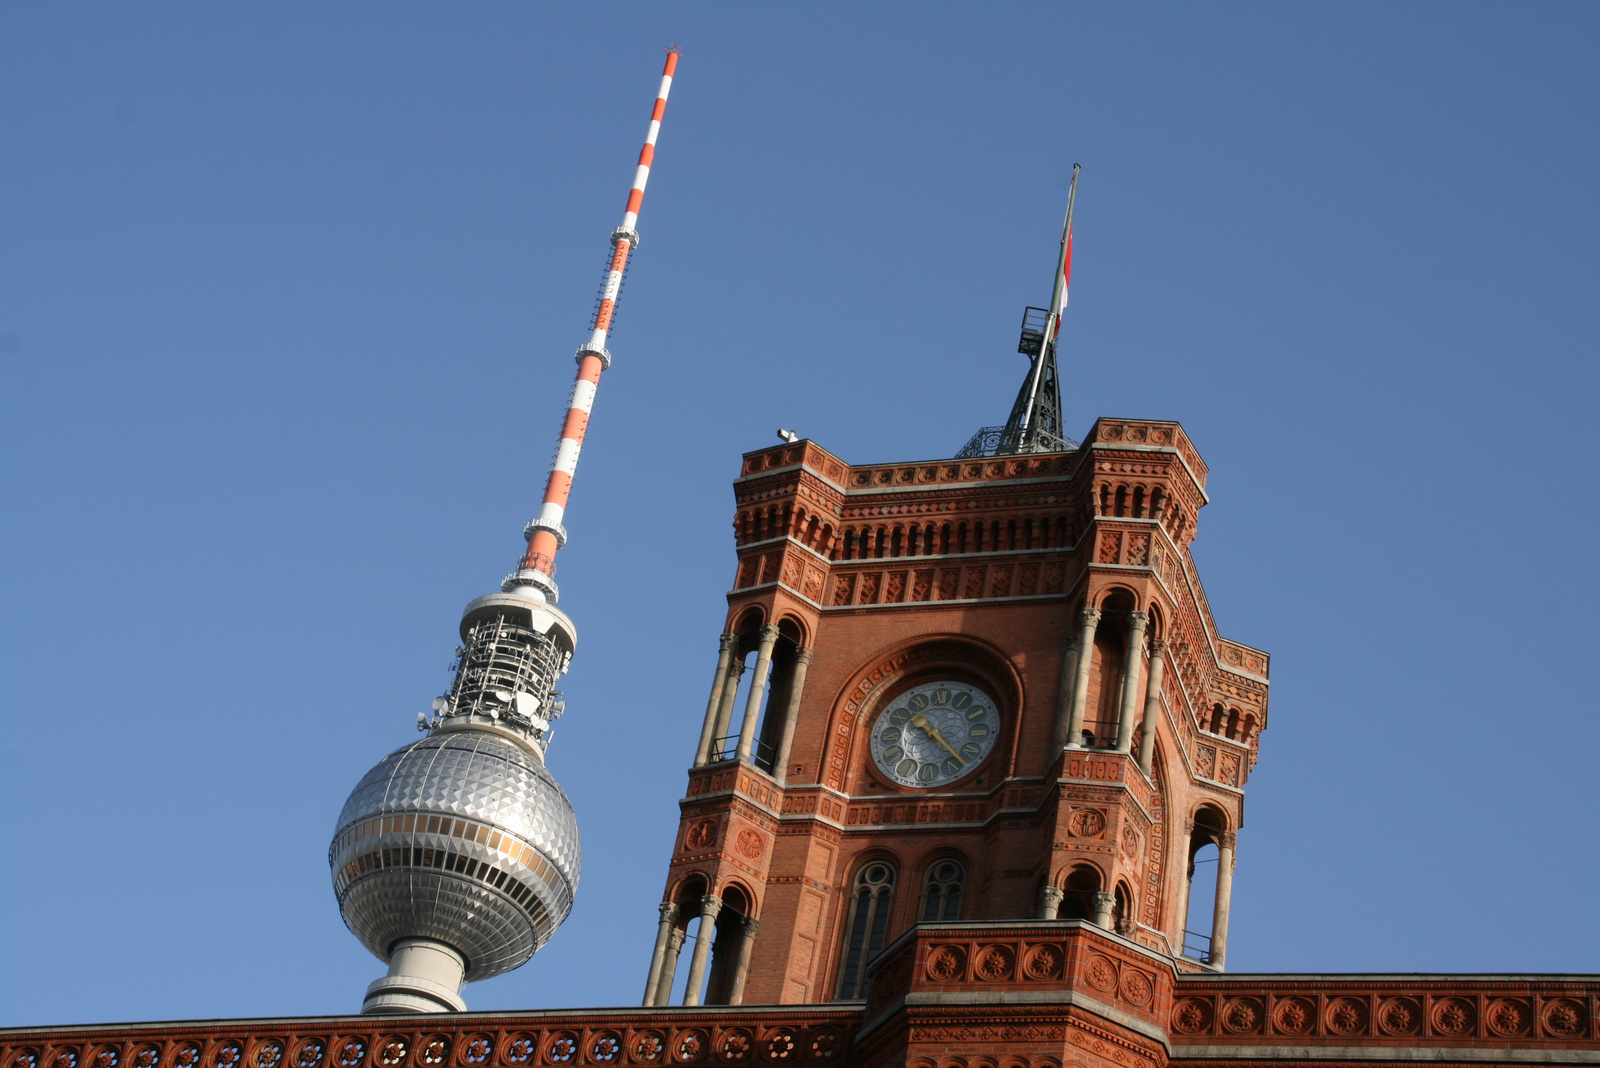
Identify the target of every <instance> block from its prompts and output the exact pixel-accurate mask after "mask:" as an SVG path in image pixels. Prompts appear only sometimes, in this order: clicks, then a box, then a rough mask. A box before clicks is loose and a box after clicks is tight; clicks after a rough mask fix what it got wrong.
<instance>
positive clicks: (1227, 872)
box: [1209, 834, 1234, 972]
mask: <svg viewBox="0 0 1600 1068" xmlns="http://www.w3.org/2000/svg"><path fill="white" fill-rule="evenodd" d="M1233 842H1234V838H1233V835H1231V834H1223V835H1219V836H1218V837H1217V900H1216V904H1214V905H1213V906H1212V909H1211V960H1210V962H1209V963H1210V964H1211V966H1212V967H1213V968H1215V969H1216V970H1217V971H1219V972H1220V971H1223V970H1224V969H1225V967H1226V965H1227V963H1228V906H1229V905H1231V904H1232V903H1233Z"/></svg>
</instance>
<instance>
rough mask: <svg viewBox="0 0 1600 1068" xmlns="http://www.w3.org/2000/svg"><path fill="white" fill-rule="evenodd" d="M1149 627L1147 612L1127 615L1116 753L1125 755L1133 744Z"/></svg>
mask: <svg viewBox="0 0 1600 1068" xmlns="http://www.w3.org/2000/svg"><path fill="white" fill-rule="evenodd" d="M1149 625H1150V614H1149V613H1148V612H1129V613H1128V655H1127V657H1126V660H1127V665H1128V666H1127V670H1126V671H1124V672H1123V673H1122V707H1121V708H1120V709H1118V711H1117V752H1119V753H1126V752H1127V751H1128V748H1129V747H1130V746H1131V745H1132V744H1133V710H1134V705H1136V704H1138V703H1139V671H1140V669H1141V668H1143V667H1144V629H1145V628H1146V627H1148V626H1149Z"/></svg>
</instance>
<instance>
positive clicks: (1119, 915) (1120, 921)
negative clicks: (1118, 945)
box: [1111, 882, 1135, 938]
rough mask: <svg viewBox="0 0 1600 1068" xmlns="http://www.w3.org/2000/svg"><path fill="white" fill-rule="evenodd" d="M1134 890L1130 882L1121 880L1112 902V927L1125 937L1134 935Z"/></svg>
mask: <svg viewBox="0 0 1600 1068" xmlns="http://www.w3.org/2000/svg"><path fill="white" fill-rule="evenodd" d="M1133 916H1134V913H1133V891H1132V890H1130V889H1128V884H1127V883H1123V882H1119V883H1117V889H1116V891H1115V892H1114V897H1113V900H1112V903H1111V929H1112V930H1113V931H1115V932H1117V933H1118V934H1119V935H1123V936H1125V937H1130V938H1131V937H1132V936H1133V929H1134V926H1135V925H1134V920H1133Z"/></svg>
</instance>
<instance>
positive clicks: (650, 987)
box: [642, 901, 678, 1008]
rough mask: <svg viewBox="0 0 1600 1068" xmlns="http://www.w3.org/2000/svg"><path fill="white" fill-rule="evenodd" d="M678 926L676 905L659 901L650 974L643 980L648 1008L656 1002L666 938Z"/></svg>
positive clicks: (664, 959) (665, 953) (645, 1002)
mask: <svg viewBox="0 0 1600 1068" xmlns="http://www.w3.org/2000/svg"><path fill="white" fill-rule="evenodd" d="M677 926H678V906H677V905H674V904H673V903H672V902H670V901H663V902H662V903H661V923H660V925H659V926H657V927H656V948H655V950H654V951H653V952H652V953H651V954H650V976H649V978H647V979H646V980H645V981H644V1001H643V1002H642V1004H643V1005H644V1006H645V1007H646V1008H648V1007H650V1006H651V1005H654V1004H655V1003H656V1001H655V998H656V987H658V986H660V985H661V966H662V964H664V963H665V962H666V959H667V939H668V938H670V937H672V932H673V930H674V929H675V928H676V927H677Z"/></svg>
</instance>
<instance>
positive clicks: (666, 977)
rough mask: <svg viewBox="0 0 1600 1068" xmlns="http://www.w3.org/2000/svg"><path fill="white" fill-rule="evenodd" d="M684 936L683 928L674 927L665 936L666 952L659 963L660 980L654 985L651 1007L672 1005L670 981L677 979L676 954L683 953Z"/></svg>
mask: <svg viewBox="0 0 1600 1068" xmlns="http://www.w3.org/2000/svg"><path fill="white" fill-rule="evenodd" d="M685 934H687V932H686V931H685V929H684V928H682V927H674V928H673V929H672V931H671V933H670V934H668V935H667V952H666V955H665V957H664V959H663V960H662V963H661V980H660V981H659V982H658V983H656V990H655V998H654V1000H652V1001H651V1002H650V1004H652V1005H670V1004H672V981H673V980H674V979H676V978H677V977H678V954H679V953H681V952H682V951H683V939H684V936H685Z"/></svg>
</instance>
